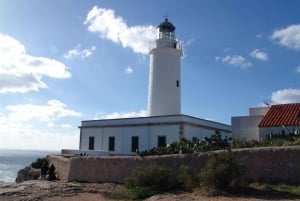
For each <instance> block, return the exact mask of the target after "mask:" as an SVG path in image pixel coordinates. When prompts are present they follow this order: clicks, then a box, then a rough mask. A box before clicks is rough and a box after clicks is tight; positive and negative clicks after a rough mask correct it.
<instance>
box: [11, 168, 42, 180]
mask: <svg viewBox="0 0 300 201" xmlns="http://www.w3.org/2000/svg"><path fill="white" fill-rule="evenodd" d="M39 177H40V169H35V168H30V167H25V168H23V169H21V170H19V171H18V175H17V178H16V182H17V183H19V182H23V181H28V180H36V179H39Z"/></svg>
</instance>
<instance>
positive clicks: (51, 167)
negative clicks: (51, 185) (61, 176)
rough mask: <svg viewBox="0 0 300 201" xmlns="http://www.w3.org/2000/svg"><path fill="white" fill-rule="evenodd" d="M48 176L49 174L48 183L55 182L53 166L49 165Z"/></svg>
mask: <svg viewBox="0 0 300 201" xmlns="http://www.w3.org/2000/svg"><path fill="white" fill-rule="evenodd" d="M48 174H49V177H48V180H49V181H53V180H56V176H55V167H54V165H53V164H51V165H50V168H49V171H48Z"/></svg>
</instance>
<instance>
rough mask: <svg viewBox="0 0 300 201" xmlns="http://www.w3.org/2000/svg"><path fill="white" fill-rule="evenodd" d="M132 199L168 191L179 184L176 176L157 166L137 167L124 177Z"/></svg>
mask: <svg viewBox="0 0 300 201" xmlns="http://www.w3.org/2000/svg"><path fill="white" fill-rule="evenodd" d="M125 186H126V188H127V189H129V191H130V195H131V198H132V199H144V198H147V197H150V196H152V195H155V194H158V193H162V192H168V191H170V190H173V189H176V188H178V186H179V183H178V180H177V177H176V175H175V174H173V173H172V172H171V171H170V170H169V169H167V168H164V167H158V166H150V167H147V168H137V169H136V170H134V171H133V172H132V174H131V175H130V176H129V177H127V178H126V179H125Z"/></svg>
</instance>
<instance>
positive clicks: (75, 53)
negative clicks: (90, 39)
mask: <svg viewBox="0 0 300 201" xmlns="http://www.w3.org/2000/svg"><path fill="white" fill-rule="evenodd" d="M95 50H96V47H95V46H92V47H90V48H86V49H82V48H81V45H77V46H76V47H75V48H74V49H71V50H69V51H68V52H67V53H66V54H64V57H65V58H66V59H69V58H74V57H81V58H83V59H84V58H87V57H90V56H92V55H93V52H94V51H95Z"/></svg>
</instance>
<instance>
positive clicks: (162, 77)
mask: <svg viewBox="0 0 300 201" xmlns="http://www.w3.org/2000/svg"><path fill="white" fill-rule="evenodd" d="M157 28H158V34H157V38H156V39H155V41H154V43H153V44H151V45H150V51H149V55H150V70H149V89H148V115H149V116H167V115H179V114H181V82H180V58H181V56H182V47H181V44H180V42H179V41H178V40H177V39H176V37H175V26H174V25H173V24H172V23H171V22H169V21H168V18H167V17H165V18H164V21H163V22H162V23H160V24H159V25H158V27H157Z"/></svg>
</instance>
